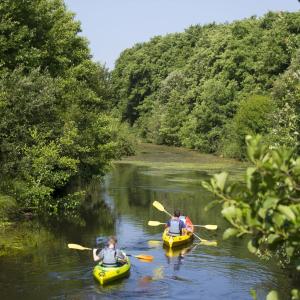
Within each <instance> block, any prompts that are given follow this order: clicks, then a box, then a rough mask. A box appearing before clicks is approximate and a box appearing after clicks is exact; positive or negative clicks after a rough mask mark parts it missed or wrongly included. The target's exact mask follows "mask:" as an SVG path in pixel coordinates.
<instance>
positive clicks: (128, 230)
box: [0, 163, 291, 300]
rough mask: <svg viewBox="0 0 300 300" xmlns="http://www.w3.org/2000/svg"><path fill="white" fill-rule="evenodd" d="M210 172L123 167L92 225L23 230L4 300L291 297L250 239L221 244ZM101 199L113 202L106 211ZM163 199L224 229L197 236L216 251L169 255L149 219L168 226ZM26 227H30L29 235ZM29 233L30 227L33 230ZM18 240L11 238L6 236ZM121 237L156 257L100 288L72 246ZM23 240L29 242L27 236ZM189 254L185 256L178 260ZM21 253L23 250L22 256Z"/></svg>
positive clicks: (7, 263) (0, 262)
mask: <svg viewBox="0 0 300 300" xmlns="http://www.w3.org/2000/svg"><path fill="white" fill-rule="evenodd" d="M205 178H207V175H206V173H205V172H197V171H193V170H184V169H178V170H176V169H172V170H168V169H163V168H162V169H158V168H151V167H146V166H136V165H134V164H130V163H129V164H116V165H115V168H114V169H113V170H112V172H111V174H109V175H108V176H107V177H106V179H105V182H104V183H103V184H102V188H101V189H100V183H99V184H96V185H94V187H93V190H92V192H91V194H92V197H90V199H89V204H88V205H90V208H92V211H94V214H93V215H88V216H87V219H88V220H87V224H86V226H85V227H83V228H82V227H79V226H75V225H74V226H71V225H68V226H58V227H56V228H45V227H44V226H42V225H37V224H31V225H28V224H27V225H26V224H25V225H24V224H22V225H19V226H20V228H14V229H13V230H16V231H17V232H20V231H21V232H22V230H24V232H25V233H24V236H25V235H26V234H28V232H29V233H30V234H31V238H30V241H28V240H27V239H26V237H24V242H26V243H27V250H26V251H25V252H20V253H19V254H18V255H16V254H14V255H9V256H5V257H0V299H3V300H4V299H31V300H33V299H142V298H143V299H170V298H172V299H203V300H205V299H210V300H213V299H234V300H236V299H242V300H244V299H252V298H251V296H250V293H249V291H250V290H251V289H255V290H256V291H257V294H258V298H259V299H264V298H265V295H266V294H267V291H269V290H270V289H278V290H279V291H280V293H281V295H282V299H288V291H289V289H290V284H291V283H290V281H289V277H288V275H287V274H286V273H285V271H284V270H282V269H280V268H279V267H278V266H277V264H276V262H275V261H273V260H272V259H271V260H268V261H264V260H259V259H258V258H256V257H255V256H253V255H251V254H249V252H248V251H247V249H246V242H247V241H243V240H229V241H222V238H221V236H222V231H223V230H222V229H223V228H226V223H225V222H224V220H223V219H222V218H221V217H220V216H219V213H218V209H215V210H211V211H209V212H204V210H203V207H204V206H205V205H206V204H207V203H208V202H209V201H210V200H211V196H210V195H209V194H207V193H206V192H205V191H204V190H203V189H202V188H201V187H200V185H199V181H200V180H201V179H205ZM101 199H104V200H105V201H106V203H108V205H109V207H110V210H107V209H106V210H105V209H104V208H103V205H102V204H101ZM154 200H159V201H161V202H162V203H163V204H164V205H165V207H166V208H167V209H168V210H169V211H173V209H174V208H179V209H181V210H182V211H183V212H184V213H185V214H187V215H189V216H190V217H191V219H192V220H193V222H194V224H217V225H218V226H219V228H220V229H219V230H218V232H216V233H214V232H211V231H205V230H197V232H198V234H199V235H201V236H202V237H203V238H205V239H217V240H218V246H217V247H209V246H204V245H197V246H195V247H194V246H193V245H192V246H191V245H189V247H190V248H183V249H179V250H178V251H175V252H172V251H171V252H170V251H168V250H166V249H164V248H163V246H162V244H161V241H160V239H161V231H162V229H161V228H159V227H152V228H150V227H148V226H147V222H148V220H157V221H161V222H165V221H166V220H167V216H166V215H165V214H164V213H162V212H159V211H157V210H156V209H155V208H153V207H152V206H151V203H152V202H153V201H154ZM24 227H25V229H24ZM28 227H29V228H28ZM7 234H11V233H9V232H8V233H7ZM110 234H116V235H117V237H118V240H119V247H121V248H123V249H124V250H125V251H127V252H128V253H130V254H140V253H145V254H151V255H153V256H154V258H155V259H154V261H153V262H152V263H145V262H141V261H138V260H137V259H134V258H132V269H131V274H130V277H129V278H127V279H124V280H122V281H120V282H117V283H115V284H113V285H109V286H106V287H101V286H99V285H98V284H97V282H95V281H94V280H93V278H92V269H93V265H94V263H93V261H92V257H91V253H90V252H88V251H76V250H69V249H68V248H67V247H66V245H67V243H69V242H73V243H78V244H82V245H84V246H87V247H93V246H94V245H95V239H96V237H103V238H105V237H107V236H108V235H110ZM19 238H22V235H20V237H19ZM184 252H186V253H185V255H184V256H183V257H182V256H180V255H179V254H180V253H184ZM16 253H18V252H16Z"/></svg>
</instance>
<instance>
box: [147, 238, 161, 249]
mask: <svg viewBox="0 0 300 300" xmlns="http://www.w3.org/2000/svg"><path fill="white" fill-rule="evenodd" d="M161 245H162V241H155V240H150V241H148V246H149V247H153V248H157V247H161Z"/></svg>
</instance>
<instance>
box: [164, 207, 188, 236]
mask: <svg viewBox="0 0 300 300" xmlns="http://www.w3.org/2000/svg"><path fill="white" fill-rule="evenodd" d="M166 226H167V227H168V229H169V231H168V235H170V236H179V235H184V234H186V230H185V228H186V226H185V223H184V221H183V220H181V218H180V211H179V210H178V209H176V210H175V211H174V216H173V217H172V218H171V219H170V220H169V221H168V222H167V225H166Z"/></svg>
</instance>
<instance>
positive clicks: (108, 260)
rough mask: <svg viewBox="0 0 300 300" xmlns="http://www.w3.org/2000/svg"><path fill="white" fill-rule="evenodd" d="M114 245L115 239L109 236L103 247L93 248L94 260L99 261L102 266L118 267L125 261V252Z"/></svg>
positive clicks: (115, 243)
mask: <svg viewBox="0 0 300 300" xmlns="http://www.w3.org/2000/svg"><path fill="white" fill-rule="evenodd" d="M116 245H117V239H116V238H115V237H114V236H111V237H109V239H108V242H107V246H106V247H105V248H104V249H102V250H100V249H93V258H94V261H100V263H101V265H102V266H103V267H118V266H120V265H122V264H124V263H126V256H125V254H124V253H123V252H122V251H121V250H119V249H117V248H116Z"/></svg>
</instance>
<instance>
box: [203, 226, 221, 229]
mask: <svg viewBox="0 0 300 300" xmlns="http://www.w3.org/2000/svg"><path fill="white" fill-rule="evenodd" d="M204 228H206V229H208V230H216V229H217V228H218V226H217V225H205V226H204Z"/></svg>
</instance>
